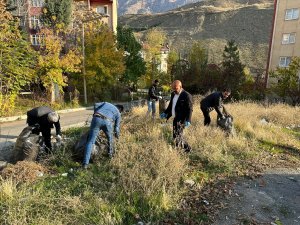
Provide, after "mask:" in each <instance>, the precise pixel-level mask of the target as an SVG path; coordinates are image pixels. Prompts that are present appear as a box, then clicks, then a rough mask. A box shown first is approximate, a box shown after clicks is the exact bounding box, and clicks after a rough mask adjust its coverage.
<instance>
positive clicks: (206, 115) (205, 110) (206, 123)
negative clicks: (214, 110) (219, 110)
mask: <svg viewBox="0 0 300 225" xmlns="http://www.w3.org/2000/svg"><path fill="white" fill-rule="evenodd" d="M201 111H202V113H203V116H204V126H209V124H210V122H211V119H210V116H209V110H208V108H204V107H201Z"/></svg>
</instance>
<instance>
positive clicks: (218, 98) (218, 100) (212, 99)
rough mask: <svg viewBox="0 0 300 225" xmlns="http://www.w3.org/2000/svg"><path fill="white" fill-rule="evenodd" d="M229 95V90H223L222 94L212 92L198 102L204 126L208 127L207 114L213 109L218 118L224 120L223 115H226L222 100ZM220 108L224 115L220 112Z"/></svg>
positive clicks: (209, 120) (208, 118)
mask: <svg viewBox="0 0 300 225" xmlns="http://www.w3.org/2000/svg"><path fill="white" fill-rule="evenodd" d="M230 94H231V90H230V89H229V88H225V89H223V91H222V92H219V91H217V92H214V93H212V94H210V95H208V96H206V97H205V98H204V99H202V101H201V102H200V108H201V111H202V113H203V116H204V126H209V124H210V122H211V119H210V116H209V113H210V112H211V111H213V110H214V109H215V110H216V112H217V114H218V117H219V118H222V119H224V118H225V115H226V114H228V113H227V111H226V109H225V107H224V106H223V100H225V99H226V98H228V97H229V95H230ZM222 108H223V112H224V113H225V115H224V114H223V113H222V112H221V109H222Z"/></svg>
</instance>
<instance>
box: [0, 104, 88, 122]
mask: <svg viewBox="0 0 300 225" xmlns="http://www.w3.org/2000/svg"><path fill="white" fill-rule="evenodd" d="M93 108H94V107H93V106H89V107H81V108H74V109H63V110H59V111H56V112H58V113H68V112H76V111H82V110H87V109H93ZM26 118H27V115H20V116H10V117H1V118H0V123H1V122H12V121H16V120H25V119H26Z"/></svg>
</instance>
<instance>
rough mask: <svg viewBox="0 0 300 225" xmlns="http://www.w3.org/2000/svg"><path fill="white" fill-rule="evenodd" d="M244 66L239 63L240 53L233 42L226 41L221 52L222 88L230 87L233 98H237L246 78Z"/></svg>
mask: <svg viewBox="0 0 300 225" xmlns="http://www.w3.org/2000/svg"><path fill="white" fill-rule="evenodd" d="M244 68H245V66H244V65H243V64H242V63H241V61H240V53H239V50H238V46H237V45H236V43H235V41H233V40H232V41H228V43H227V45H226V46H225V49H224V52H223V61H222V70H223V79H224V87H225V86H227V87H231V89H232V93H233V94H234V95H235V97H237V98H238V97H239V92H240V89H241V86H242V84H243V83H244V82H245V80H246V77H245V73H244Z"/></svg>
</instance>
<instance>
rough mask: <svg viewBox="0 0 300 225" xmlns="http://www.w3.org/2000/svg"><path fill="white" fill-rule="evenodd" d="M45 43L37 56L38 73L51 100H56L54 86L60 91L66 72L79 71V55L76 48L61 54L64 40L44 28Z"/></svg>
mask: <svg viewBox="0 0 300 225" xmlns="http://www.w3.org/2000/svg"><path fill="white" fill-rule="evenodd" d="M43 33H44V35H45V43H44V46H43V47H42V48H41V50H40V55H39V57H38V73H39V77H40V80H41V82H42V84H43V86H44V87H45V88H46V89H47V91H48V94H49V95H50V99H51V102H54V101H58V100H59V99H58V97H57V96H55V95H54V93H55V92H54V91H55V88H57V90H59V91H60V92H62V87H64V86H65V85H66V82H67V77H66V76H65V75H66V73H70V72H79V71H80V64H81V56H79V54H78V52H77V51H76V50H72V49H70V50H69V51H68V52H64V54H62V49H63V45H64V42H63V41H62V39H61V38H60V37H58V36H55V35H53V33H52V31H49V30H44V32H43Z"/></svg>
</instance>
